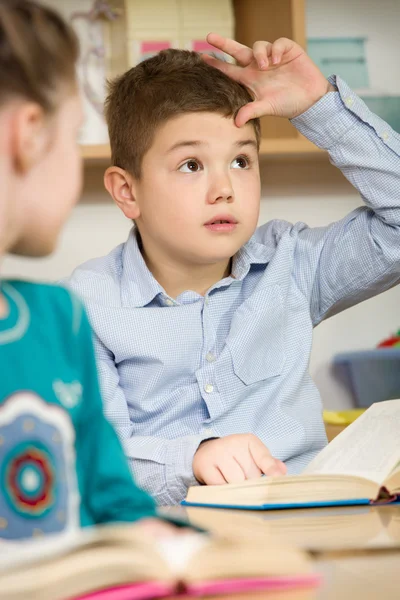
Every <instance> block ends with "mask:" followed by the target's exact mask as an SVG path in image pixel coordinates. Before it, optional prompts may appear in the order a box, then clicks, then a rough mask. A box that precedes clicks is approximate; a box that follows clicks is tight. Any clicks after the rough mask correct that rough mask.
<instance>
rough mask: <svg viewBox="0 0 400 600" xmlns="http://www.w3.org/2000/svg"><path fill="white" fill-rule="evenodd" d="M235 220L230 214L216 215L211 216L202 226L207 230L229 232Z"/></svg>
mask: <svg viewBox="0 0 400 600" xmlns="http://www.w3.org/2000/svg"><path fill="white" fill-rule="evenodd" d="M236 225H237V221H236V219H235V218H234V217H232V216H231V215H217V216H216V217H213V218H212V219H210V220H209V221H207V223H204V226H205V227H206V229H208V230H209V231H214V232H222V233H224V232H225V233H229V232H231V231H233V230H234V229H235V228H236Z"/></svg>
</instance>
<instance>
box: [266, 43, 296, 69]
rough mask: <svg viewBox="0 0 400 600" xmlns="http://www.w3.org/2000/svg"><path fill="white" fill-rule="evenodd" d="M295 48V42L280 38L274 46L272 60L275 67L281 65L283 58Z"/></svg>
mask: <svg viewBox="0 0 400 600" xmlns="http://www.w3.org/2000/svg"><path fill="white" fill-rule="evenodd" d="M293 46H294V42H293V41H292V40H289V39H288V38H279V40H276V42H274V43H273V44H272V48H271V59H272V64H273V65H279V63H280V62H281V61H282V57H283V55H284V54H285V53H286V52H289V51H290V50H291V49H292V48H293Z"/></svg>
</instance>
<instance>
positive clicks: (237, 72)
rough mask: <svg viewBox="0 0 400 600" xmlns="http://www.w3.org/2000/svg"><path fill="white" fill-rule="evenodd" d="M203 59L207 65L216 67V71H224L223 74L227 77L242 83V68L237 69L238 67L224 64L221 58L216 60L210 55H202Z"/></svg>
mask: <svg viewBox="0 0 400 600" xmlns="http://www.w3.org/2000/svg"><path fill="white" fill-rule="evenodd" d="M201 57H202V59H203V60H204V61H205V62H206V63H207V64H209V65H211V66H212V67H215V68H216V69H219V70H220V71H222V73H225V75H228V77H230V78H231V79H233V80H234V81H238V82H239V83H242V78H243V71H242V67H237V66H236V65H232V64H230V63H227V62H224V61H223V60H219V58H214V57H213V56H210V55H209V54H202V55H201Z"/></svg>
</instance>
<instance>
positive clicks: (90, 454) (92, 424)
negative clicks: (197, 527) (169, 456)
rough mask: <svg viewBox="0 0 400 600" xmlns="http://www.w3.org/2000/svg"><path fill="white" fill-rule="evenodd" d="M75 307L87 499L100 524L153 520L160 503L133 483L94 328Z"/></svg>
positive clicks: (84, 497) (80, 443) (81, 445)
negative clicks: (110, 416) (108, 408)
mask: <svg viewBox="0 0 400 600" xmlns="http://www.w3.org/2000/svg"><path fill="white" fill-rule="evenodd" d="M76 307H77V308H75V313H76V311H77V310H79V312H80V314H79V315H78V317H77V316H76V314H75V316H74V323H75V325H74V328H75V336H76V342H77V343H76V354H77V361H78V365H79V369H80V370H81V373H82V375H81V382H82V386H83V400H82V406H81V412H80V415H79V416H80V419H79V424H78V426H77V439H76V450H77V457H78V460H79V461H80V462H81V463H82V464H83V468H84V469H85V473H84V477H83V482H82V490H81V494H82V501H83V502H84V503H85V504H86V507H87V510H88V512H89V514H90V515H91V516H92V518H93V521H94V522H95V523H106V522H112V521H129V522H132V521H136V520H138V519H141V518H146V517H153V516H155V512H156V509H155V503H154V501H153V499H152V498H151V497H150V496H149V495H148V494H147V493H146V492H144V491H143V490H141V489H139V488H138V487H137V486H136V484H135V483H134V480H133V478H132V475H131V473H130V470H129V468H128V465H127V462H126V459H125V457H124V453H123V450H122V447H121V445H120V442H119V440H118V437H117V435H116V433H115V432H114V429H113V428H112V426H111V425H110V423H109V422H108V420H107V419H106V417H105V416H104V413H103V405H102V399H101V396H100V391H99V384H98V377H97V369H96V363H95V358H94V352H93V344H92V337H91V329H90V325H89V322H88V320H87V317H86V313H85V311H84V309H83V307H82V305H81V304H80V303H78V302H76Z"/></svg>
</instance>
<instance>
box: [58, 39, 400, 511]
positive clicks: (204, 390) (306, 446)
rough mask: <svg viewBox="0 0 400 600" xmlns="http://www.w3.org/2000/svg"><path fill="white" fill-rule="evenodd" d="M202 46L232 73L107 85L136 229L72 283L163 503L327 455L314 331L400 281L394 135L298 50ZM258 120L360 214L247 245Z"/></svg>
mask: <svg viewBox="0 0 400 600" xmlns="http://www.w3.org/2000/svg"><path fill="white" fill-rule="evenodd" d="M209 41H210V43H212V44H214V45H215V46H217V47H219V48H221V49H223V50H225V51H227V52H229V53H231V54H233V55H234V56H235V58H237V59H238V61H239V66H229V65H226V64H220V63H218V61H215V60H213V59H205V60H206V61H207V62H210V65H207V64H205V62H204V61H202V60H201V59H200V58H199V57H198V56H196V55H195V54H193V53H189V52H185V51H177V50H175V51H174V50H171V51H166V52H162V53H161V54H160V55H158V56H156V57H154V58H151V59H149V60H147V61H145V62H143V63H141V64H140V65H138V66H137V67H135V68H133V69H131V70H130V71H128V72H127V73H125V75H123V76H122V77H120V78H119V79H117V80H116V81H115V82H113V83H112V85H111V88H110V95H109V98H108V101H107V106H106V108H107V110H106V113H107V120H108V125H109V131H110V139H111V148H112V159H113V166H112V167H111V168H109V169H108V170H107V172H106V174H105V185H106V188H107V190H108V191H109V193H110V194H111V195H112V197H113V198H114V200H115V201H116V203H117V205H118V206H119V207H120V208H121V210H122V211H123V212H124V214H125V216H126V217H127V218H129V219H132V220H134V221H135V227H134V228H133V230H132V232H131V234H130V236H129V238H128V241H127V242H126V243H124V244H122V245H121V246H119V247H117V248H116V249H115V250H113V251H112V252H111V253H110V254H109V255H108V256H107V257H105V258H99V259H95V260H92V261H89V262H88V263H86V264H85V265H83V266H81V267H79V268H78V269H77V270H76V271H75V272H74V274H73V276H72V278H71V280H70V285H71V287H72V288H73V289H74V290H76V291H77V292H78V293H79V294H80V295H81V297H82V298H83V299H84V300H85V302H86V306H87V308H88V310H89V313H90V317H91V322H92V325H93V326H94V329H95V332H96V344H97V352H98V358H99V363H100V371H101V378H102V384H103V390H104V395H105V401H106V411H107V414H108V415H109V417H110V418H111V420H112V421H113V423H114V424H115V426H116V428H117V431H118V433H119V435H120V438H121V439H122V441H123V443H124V447H125V453H126V455H127V457H128V458H129V460H130V463H131V466H132V468H133V471H134V473H135V476H136V477H137V479H138V481H139V482H140V484H141V485H142V486H143V487H144V488H146V489H148V490H150V491H151V492H152V494H153V495H154V496H155V497H156V499H157V500H158V502H159V503H160V504H171V503H176V502H179V501H180V500H182V498H184V496H185V494H186V490H187V487H188V486H190V485H194V484H196V483H200V484H223V483H225V482H239V481H243V480H244V479H247V478H252V477H259V476H261V475H262V474H268V475H276V474H283V473H284V472H285V470H286V468H287V470H288V472H289V473H298V472H299V471H301V470H302V469H303V468H304V467H305V466H306V465H307V464H308V462H309V461H310V460H311V459H312V458H313V457H314V456H315V454H316V453H317V452H318V451H319V450H321V448H322V447H323V446H324V444H325V443H326V437H325V431H324V425H323V421H322V416H321V402H320V398H319V394H318V391H317V389H316V386H315V385H314V383H313V382H312V380H311V378H310V375H309V373H308V363H309V356H310V349H311V342H312V329H313V326H315V325H317V324H318V323H319V322H321V320H323V319H325V318H327V317H328V316H330V315H332V314H335V313H337V312H339V311H341V310H343V309H345V308H347V307H348V306H351V305H353V304H356V303H357V302H360V301H361V300H364V299H366V298H368V297H370V296H373V295H374V294H377V293H379V292H382V291H383V290H385V289H388V288H390V287H392V286H393V285H395V284H397V283H398V281H399V278H400V244H399V242H400V233H399V232H400V229H399V228H400V199H399V192H398V190H399V189H400V136H399V135H398V134H396V133H395V132H394V131H393V130H392V129H391V128H390V127H389V126H388V125H387V124H386V123H384V122H383V121H382V120H381V119H379V118H378V117H376V116H375V115H373V114H371V112H370V111H369V110H368V109H367V108H366V106H365V105H364V103H363V102H362V101H361V100H360V99H358V98H357V96H356V95H355V94H354V93H353V92H352V91H351V90H350V89H349V88H348V86H347V85H346V84H345V83H344V82H343V81H342V80H340V78H332V79H331V81H327V80H326V79H325V78H324V77H323V75H322V74H321V73H320V71H319V70H318V69H317V67H316V66H315V65H314V64H313V63H312V61H311V60H310V58H309V57H308V56H307V55H306V54H305V53H304V51H303V50H302V49H301V48H300V47H299V46H298V45H297V44H295V43H294V42H292V41H290V40H286V39H280V40H277V41H276V42H275V43H274V44H268V43H267V42H257V43H256V44H255V46H254V50H251V49H249V48H246V47H244V46H241V45H240V44H237V43H236V42H233V41H232V40H230V41H229V40H224V39H223V38H220V37H219V36H215V35H212V36H210V37H209ZM263 63H264V64H263ZM211 66H218V67H219V69H220V70H222V71H226V74H228V75H230V76H231V77H232V78H233V79H235V80H236V81H233V80H232V79H230V78H229V77H228V76H227V75H226V74H224V73H221V72H220V71H219V70H217V69H213V68H211ZM238 81H240V82H242V83H244V84H245V85H246V86H247V87H248V88H249V89H250V90H251V91H252V93H253V96H254V102H250V100H251V97H250V95H249V93H248V92H247V91H246V90H245V89H244V88H243V87H242V86H241V85H240V84H239V83H237V82H238ZM261 114H275V115H278V116H281V117H286V118H291V119H293V121H292V122H293V124H294V125H295V126H296V127H297V128H298V129H299V130H300V131H301V132H302V133H303V134H304V135H306V136H307V137H308V138H309V139H311V140H312V141H313V142H315V143H316V144H317V145H319V146H321V147H323V148H326V149H327V150H328V151H329V153H330V157H331V160H332V161H333V163H334V164H335V165H336V166H338V167H339V168H341V170H342V171H343V173H344V174H345V175H346V177H347V178H348V179H349V180H350V181H351V183H352V184H353V185H354V186H355V187H356V188H357V189H358V190H359V192H360V194H361V196H362V197H363V199H364V201H365V204H366V206H365V207H363V208H360V209H358V210H356V211H355V212H353V213H352V214H350V215H349V216H348V217H346V218H345V219H343V220H342V221H340V222H338V223H334V224H333V225H330V226H329V227H326V228H318V229H309V228H307V226H306V225H304V224H303V223H298V224H296V225H294V226H293V225H290V224H289V223H286V222H282V221H273V222H270V223H267V224H265V225H263V226H262V227H260V228H258V229H256V224H257V219H258V213H259V201H260V179H259V168H258V152H257V151H258V143H259V123H258V121H257V118H256V117H259V116H261ZM235 117H236V124H235ZM249 119H254V120H252V121H251V120H250V121H249ZM283 463H284V464H283Z"/></svg>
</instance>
